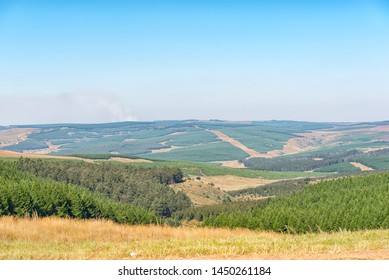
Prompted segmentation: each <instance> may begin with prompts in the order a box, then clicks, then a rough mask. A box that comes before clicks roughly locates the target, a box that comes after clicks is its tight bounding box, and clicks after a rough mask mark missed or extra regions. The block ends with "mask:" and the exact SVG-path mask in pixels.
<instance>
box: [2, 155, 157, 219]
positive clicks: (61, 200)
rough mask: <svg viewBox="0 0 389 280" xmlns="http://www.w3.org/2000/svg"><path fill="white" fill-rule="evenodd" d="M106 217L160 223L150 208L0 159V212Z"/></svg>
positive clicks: (21, 215)
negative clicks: (63, 181)
mask: <svg viewBox="0 0 389 280" xmlns="http://www.w3.org/2000/svg"><path fill="white" fill-rule="evenodd" d="M4 215H8V216H10V215H11V216H19V217H31V216H38V217H45V216H59V217H69V218H79V219H89V218H94V219H109V220H113V221H115V222H118V223H126V224H149V223H159V222H160V220H161V219H160V218H158V217H157V216H156V215H155V214H154V213H153V212H151V211H149V210H146V209H144V208H142V207H138V206H134V205H130V204H126V203H121V202H117V201H114V200H112V199H109V198H107V197H105V196H104V195H102V194H99V193H95V192H91V191H89V190H87V189H85V188H82V187H79V186H75V185H70V184H67V183H61V182H56V181H54V180H52V179H46V178H39V177H36V176H33V175H31V174H27V173H26V172H22V171H20V170H18V168H17V167H16V164H15V163H14V162H4V161H0V216H4Z"/></svg>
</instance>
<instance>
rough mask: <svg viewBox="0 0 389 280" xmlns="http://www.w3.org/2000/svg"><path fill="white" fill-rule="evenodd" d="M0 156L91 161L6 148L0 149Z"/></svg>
mask: <svg viewBox="0 0 389 280" xmlns="http://www.w3.org/2000/svg"><path fill="white" fill-rule="evenodd" d="M0 157H4V158H20V157H24V158H42V159H43V158H51V159H54V158H56V159H71V160H83V161H86V162H93V160H91V159H84V158H78V157H69V156H51V155H41V154H27V153H18V152H12V151H7V150H0Z"/></svg>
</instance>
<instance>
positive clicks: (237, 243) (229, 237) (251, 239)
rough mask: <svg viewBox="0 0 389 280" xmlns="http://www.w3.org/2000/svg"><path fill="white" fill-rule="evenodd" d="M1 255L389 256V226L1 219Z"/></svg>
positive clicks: (183, 256) (25, 257)
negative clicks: (315, 228)
mask: <svg viewBox="0 0 389 280" xmlns="http://www.w3.org/2000/svg"><path fill="white" fill-rule="evenodd" d="M0 259H3V260H10V259H12V260H14V259H19V260H20V259H28V260H32V259H39V260H42V259H44V260H47V259H56V260H67V259H92V260H97V259H111V260H114V259H165V260H168V259H205V260H206V259H212V260H215V259H220V260H225V259H241V260H246V259H247V260H248V259H276V260H279V259H288V260H289V259H300V260H310V259H375V260H377V259H386V260H388V259H389V230H370V231H357V232H348V231H343V232H337V233H318V234H304V235H289V234H276V233H272V232H259V231H250V230H247V229H236V230H231V229H223V228H222V229H213V228H201V227H189V226H187V227H178V228H170V227H166V226H126V225H118V224H115V223H113V222H109V221H101V220H86V221H83V220H71V219H59V218H44V219H39V218H34V219H20V218H13V217H2V218H0Z"/></svg>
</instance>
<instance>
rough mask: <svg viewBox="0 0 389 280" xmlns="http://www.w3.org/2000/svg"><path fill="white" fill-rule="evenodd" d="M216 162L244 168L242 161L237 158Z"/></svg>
mask: <svg viewBox="0 0 389 280" xmlns="http://www.w3.org/2000/svg"><path fill="white" fill-rule="evenodd" d="M216 162H217V163H221V164H222V166H224V167H231V168H246V166H244V163H242V162H239V160H228V161H216Z"/></svg>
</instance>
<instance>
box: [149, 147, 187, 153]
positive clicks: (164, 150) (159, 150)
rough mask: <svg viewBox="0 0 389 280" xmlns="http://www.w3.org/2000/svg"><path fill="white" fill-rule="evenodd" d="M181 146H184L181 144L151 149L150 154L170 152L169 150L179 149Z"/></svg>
mask: <svg viewBox="0 0 389 280" xmlns="http://www.w3.org/2000/svg"><path fill="white" fill-rule="evenodd" d="M181 148H184V147H181V146H170V148H162V149H155V150H151V153H152V154H156V153H166V152H170V151H173V150H177V149H181Z"/></svg>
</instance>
